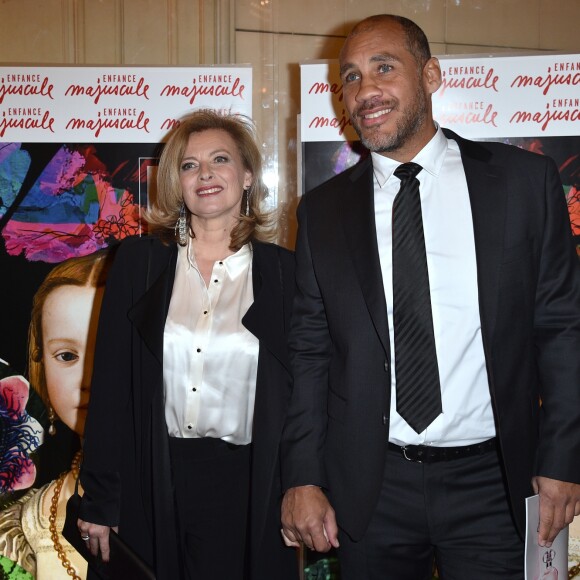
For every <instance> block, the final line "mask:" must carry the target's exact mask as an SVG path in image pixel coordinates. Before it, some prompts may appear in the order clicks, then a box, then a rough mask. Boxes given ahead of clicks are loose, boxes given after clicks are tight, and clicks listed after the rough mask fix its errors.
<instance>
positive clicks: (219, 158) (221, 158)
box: [215, 155, 229, 163]
mask: <svg viewBox="0 0 580 580" xmlns="http://www.w3.org/2000/svg"><path fill="white" fill-rule="evenodd" d="M228 161H229V159H228V158H227V157H226V156H225V155H218V156H217V157H216V158H215V162H216V163H227V162H228Z"/></svg>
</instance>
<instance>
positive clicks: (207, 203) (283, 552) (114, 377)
mask: <svg viewBox="0 0 580 580" xmlns="http://www.w3.org/2000/svg"><path fill="white" fill-rule="evenodd" d="M157 189H158V192H157V198H156V199H155V200H154V202H153V203H152V208H151V209H150V211H149V213H148V222H149V231H150V232H152V233H153V234H154V235H152V236H148V237H146V238H142V239H129V240H126V241H125V242H123V243H122V244H121V245H120V247H119V250H118V252H117V255H116V259H115V263H114V264H113V267H112V270H111V274H110V276H109V279H108V282H107V290H106V292H105V297H104V301H103V309H102V313H101V318H100V323H99V333H98V340H97V349H96V358H95V371H94V375H93V381H92V387H91V388H92V396H91V404H90V409H89V418H88V422H87V429H86V438H85V447H84V452H85V460H84V463H83V468H82V473H81V481H82V483H83V487H84V490H85V494H84V496H83V500H82V503H81V510H80V519H79V522H78V526H79V533H80V534H81V535H82V537H83V538H88V539H87V540H86V541H87V544H88V545H89V546H90V549H91V551H92V552H93V554H95V555H96V554H97V553H98V552H100V553H101V555H102V557H103V559H104V560H107V559H108V556H109V543H108V538H109V533H110V528H111V527H115V526H118V529H119V533H120V534H121V536H123V537H124V539H125V541H126V542H127V543H128V544H130V545H131V546H132V547H133V548H134V549H135V550H136V551H137V553H138V554H139V555H140V556H141V557H142V558H143V559H144V560H145V561H146V562H148V563H149V564H150V565H151V566H152V567H153V568H154V569H155V571H156V574H157V577H158V578H161V579H162V578H169V579H172V580H173V579H175V578H195V580H203V579H204V578H207V579H209V578H212V579H214V578H217V579H223V580H236V579H252V580H258V579H264V580H266V579H271V578H276V579H280V580H282V579H286V578H288V579H291V578H297V577H298V567H297V562H296V556H295V554H294V553H293V552H292V551H291V550H288V549H287V548H285V546H284V544H283V542H282V540H281V536H280V532H279V528H280V526H279V505H280V496H281V489H280V480H279V479H280V478H279V464H278V445H279V440H280V435H281V430H282V426H283V423H284V418H285V413H286V407H287V403H288V399H289V395H290V389H291V379H290V375H289V372H288V361H287V354H286V349H285V333H286V329H287V328H288V322H289V314H290V306H291V294H292V290H293V285H294V281H293V268H294V266H293V263H294V261H293V256H292V254H291V253H290V252H288V251H287V250H284V249H282V248H280V247H278V246H275V245H272V244H267V243H264V242H263V241H260V240H262V239H263V238H264V232H265V230H266V226H267V219H266V215H265V214H264V213H262V211H261V210H260V202H261V201H262V200H263V199H264V197H265V195H266V193H267V190H266V187H265V186H264V184H263V182H262V160H261V156H260V152H259V149H258V146H257V145H256V141H255V138H254V134H253V129H252V126H251V125H250V124H249V123H248V122H247V121H245V120H244V119H243V118H242V117H240V116H235V115H224V114H220V113H217V112H214V111H210V110H199V111H196V112H194V113H192V114H190V115H188V116H187V117H185V118H184V119H182V121H181V123H180V125H179V126H178V128H177V129H176V130H174V131H173V133H172V134H171V135H170V136H169V139H168V141H167V143H166V145H165V147H164V150H163V153H162V155H161V159H160V164H159V171H158V180H157Z"/></svg>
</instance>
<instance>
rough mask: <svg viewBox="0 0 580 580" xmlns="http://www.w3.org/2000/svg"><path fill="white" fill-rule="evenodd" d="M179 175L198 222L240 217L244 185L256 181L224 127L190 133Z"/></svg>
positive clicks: (184, 198)
mask: <svg viewBox="0 0 580 580" xmlns="http://www.w3.org/2000/svg"><path fill="white" fill-rule="evenodd" d="M179 175H180V181H181V189H182V191H183V200H184V202H185V205H186V206H187V208H188V209H189V211H190V212H191V213H192V216H193V220H194V221H196V220H212V219H223V218H226V219H229V218H236V217H237V216H238V215H239V213H240V205H241V201H242V195H243V191H244V188H245V187H249V186H250V185H251V183H252V174H251V172H250V171H248V170H246V169H245V168H244V165H243V162H242V158H241V156H240V153H239V151H238V147H237V146H236V143H235V141H234V140H233V138H232V137H231V136H230V134H229V133H228V132H227V131H224V130H222V129H208V130H206V131H203V132H202V133H193V134H191V135H190V136H189V142H188V144H187V147H186V149H185V152H184V154H183V159H182V160H181V165H180V168H179ZM194 229H195V225H194Z"/></svg>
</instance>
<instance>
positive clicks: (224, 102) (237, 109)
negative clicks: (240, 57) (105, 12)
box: [0, 66, 252, 143]
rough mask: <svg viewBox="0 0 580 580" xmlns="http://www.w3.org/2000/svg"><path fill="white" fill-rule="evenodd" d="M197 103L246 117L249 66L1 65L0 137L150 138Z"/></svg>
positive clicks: (44, 140)
mask: <svg viewBox="0 0 580 580" xmlns="http://www.w3.org/2000/svg"><path fill="white" fill-rule="evenodd" d="M202 107H211V108H212V109H224V110H228V111H231V112H234V113H241V114H244V115H247V116H248V117H251V116H252V69H251V67H250V66H239V67H238V66H236V67H213V66H210V67H195V68H191V67H29V66H27V67H24V66H22V67H20V66H8V67H7V66H3V67H0V141H4V142H6V141H8V142H37V143H50V142H73V143H92V142H95V141H104V142H109V143H139V142H147V143H156V142H159V141H161V140H162V138H163V136H164V135H165V134H166V133H167V132H168V131H169V130H170V129H171V128H172V127H173V126H174V125H175V122H176V120H177V119H179V118H180V117H181V116H183V115H184V114H185V113H187V112H188V111H191V110H192V109H197V108H202Z"/></svg>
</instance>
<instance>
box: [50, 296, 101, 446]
mask: <svg viewBox="0 0 580 580" xmlns="http://www.w3.org/2000/svg"><path fill="white" fill-rule="evenodd" d="M96 293H97V290H96V289H95V288H90V287H79V286H60V287H58V288H56V289H55V290H53V291H52V292H51V293H50V294H49V295H48V297H47V298H46V301H45V303H44V306H43V308H42V339H43V343H42V352H43V358H42V362H43V364H44V373H45V378H46V386H47V389H48V397H49V399H50V403H51V405H52V407H53V409H54V411H55V413H56V414H57V415H58V416H59V418H60V419H61V421H62V422H63V423H64V424H65V425H67V426H68V427H70V428H71V429H72V430H73V431H75V432H76V433H78V434H79V435H81V436H82V434H83V432H84V429H85V420H86V417H87V407H88V403H89V388H90V379H91V373H92V370H93V351H94V345H95V334H96V324H91V318H92V315H93V311H94V310H96V309H94V301H95V296H96Z"/></svg>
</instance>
